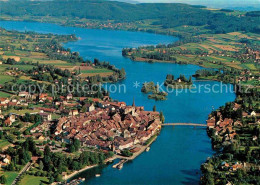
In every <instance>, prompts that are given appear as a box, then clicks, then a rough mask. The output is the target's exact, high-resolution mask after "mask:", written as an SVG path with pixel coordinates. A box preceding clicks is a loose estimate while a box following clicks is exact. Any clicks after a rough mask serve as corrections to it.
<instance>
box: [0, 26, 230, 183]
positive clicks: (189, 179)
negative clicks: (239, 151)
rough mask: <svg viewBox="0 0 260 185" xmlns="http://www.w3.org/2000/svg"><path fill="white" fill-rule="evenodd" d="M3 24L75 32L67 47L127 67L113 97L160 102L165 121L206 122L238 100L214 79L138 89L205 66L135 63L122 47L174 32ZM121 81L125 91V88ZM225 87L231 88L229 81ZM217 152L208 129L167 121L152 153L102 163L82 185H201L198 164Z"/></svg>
mask: <svg viewBox="0 0 260 185" xmlns="http://www.w3.org/2000/svg"><path fill="white" fill-rule="evenodd" d="M0 27H3V28H6V29H8V30H18V31H25V30H27V31H35V32H41V33H56V34H73V33H74V34H76V36H77V37H80V40H78V41H76V42H70V43H67V44H65V45H64V46H65V47H69V48H71V50H73V51H78V52H80V54H81V56H83V57H84V58H86V59H94V58H99V59H100V60H105V61H109V62H110V63H111V64H114V65H116V67H118V68H122V67H123V68H124V69H125V71H126V73H127V78H126V79H125V80H124V81H122V82H120V83H117V84H112V85H111V84H109V85H108V88H110V90H112V91H114V88H115V87H114V86H117V87H119V86H120V92H119V90H118V91H117V92H114V93H111V97H112V98H114V99H118V100H120V101H125V102H126V103H127V104H132V102H133V98H134V99H135V104H136V105H138V106H141V105H142V106H144V107H145V109H146V110H152V107H153V106H154V105H156V107H157V111H163V113H164V115H165V122H166V123H172V122H181V123H189V122H192V123H205V120H206V119H207V116H208V114H209V113H210V112H211V111H212V109H213V108H218V107H219V106H222V105H224V104H225V103H226V102H229V101H233V100H234V99H235V94H234V93H233V92H230V91H229V92H222V93H221V92H217V91H220V89H221V88H220V87H219V85H220V83H219V82H213V81H210V82H194V84H195V85H196V86H197V88H195V89H193V92H178V93H177V91H173V92H172V93H169V96H168V100H166V101H154V100H149V99H148V98H147V95H145V94H142V93H141V92H140V90H141V85H142V83H143V82H145V81H154V82H158V83H162V82H163V81H164V80H165V77H166V75H167V74H174V75H175V76H176V77H177V76H179V75H180V74H184V75H185V76H186V77H187V78H189V76H191V75H192V74H194V73H195V71H196V70H198V69H201V67H199V66H195V65H178V64H170V63H144V62H134V61H131V60H130V59H128V58H124V57H122V55H121V50H122V48H124V47H138V46H141V45H156V44H158V43H161V44H167V43H170V42H174V41H176V40H178V39H177V38H174V37H170V36H165V35H156V34H150V33H141V32H127V31H108V30H94V29H83V28H74V27H62V26H58V25H55V24H47V23H35V22H15V21H0ZM205 85H208V87H212V88H213V87H214V89H215V91H216V92H210V93H208V92H206V91H204V90H206V87H205ZM123 86H124V88H126V92H123V91H124V88H122V87H123ZM199 86H201V87H199ZM227 86H228V87H229V88H231V85H227ZM199 88H200V89H201V91H199ZM224 89H225V88H224ZM195 91H196V92H195ZM213 153H214V152H213V151H212V149H211V143H210V139H209V138H208V136H207V134H206V130H205V129H204V128H198V127H197V128H194V127H189V126H175V127H172V126H169V127H164V128H163V129H162V132H161V134H160V135H159V137H158V138H157V140H156V141H155V142H154V143H153V144H152V146H151V150H150V151H149V152H145V153H143V154H141V155H140V156H138V157H137V158H136V159H135V160H134V161H132V162H129V163H127V164H125V165H124V168H123V169H122V170H120V171H119V170H117V169H113V168H112V167H111V166H107V167H98V168H94V169H91V170H88V171H85V172H83V173H81V174H79V176H81V177H85V178H86V181H85V182H84V183H83V184H88V185H101V184H102V185H103V184H105V185H132V184H133V185H159V184H160V185H168V184H198V182H199V177H200V174H199V173H200V165H201V164H202V163H203V162H204V161H205V160H206V159H207V157H210V156H211V155H212V154H213ZM96 173H100V174H101V177H98V178H96V177H95V174H96Z"/></svg>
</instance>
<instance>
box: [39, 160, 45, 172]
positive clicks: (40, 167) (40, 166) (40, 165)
mask: <svg viewBox="0 0 260 185" xmlns="http://www.w3.org/2000/svg"><path fill="white" fill-rule="evenodd" d="M43 167H44V166H43V162H42V160H40V162H39V169H40V170H43Z"/></svg>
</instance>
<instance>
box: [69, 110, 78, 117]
mask: <svg viewBox="0 0 260 185" xmlns="http://www.w3.org/2000/svg"><path fill="white" fill-rule="evenodd" d="M78 114H79V111H78V110H77V109H76V110H71V111H70V113H69V115H70V116H76V115H78Z"/></svg>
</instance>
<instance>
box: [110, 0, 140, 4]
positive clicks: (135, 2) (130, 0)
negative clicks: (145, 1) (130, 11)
mask: <svg viewBox="0 0 260 185" xmlns="http://www.w3.org/2000/svg"><path fill="white" fill-rule="evenodd" d="M108 1H119V2H124V3H131V4H137V3H139V2H138V1H133V0H108Z"/></svg>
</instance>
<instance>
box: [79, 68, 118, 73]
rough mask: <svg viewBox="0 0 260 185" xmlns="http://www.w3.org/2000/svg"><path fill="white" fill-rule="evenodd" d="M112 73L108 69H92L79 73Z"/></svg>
mask: <svg viewBox="0 0 260 185" xmlns="http://www.w3.org/2000/svg"><path fill="white" fill-rule="evenodd" d="M111 72H113V71H111V70H109V69H92V70H81V73H111Z"/></svg>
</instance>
